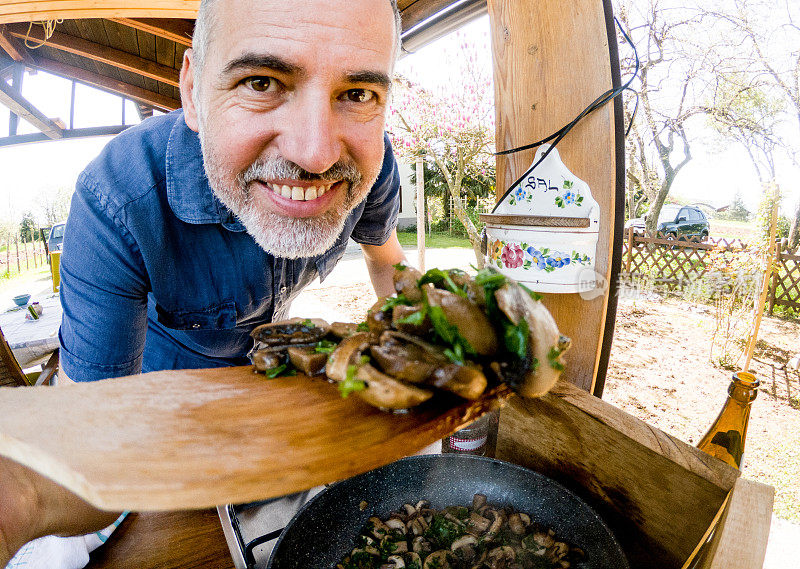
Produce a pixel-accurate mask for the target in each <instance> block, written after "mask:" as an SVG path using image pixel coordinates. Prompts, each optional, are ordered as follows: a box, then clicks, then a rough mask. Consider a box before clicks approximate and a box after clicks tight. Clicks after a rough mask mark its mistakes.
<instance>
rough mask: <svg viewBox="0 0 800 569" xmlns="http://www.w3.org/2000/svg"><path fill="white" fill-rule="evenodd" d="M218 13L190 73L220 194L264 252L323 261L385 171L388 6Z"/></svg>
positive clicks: (221, 6) (193, 110)
mask: <svg viewBox="0 0 800 569" xmlns="http://www.w3.org/2000/svg"><path fill="white" fill-rule="evenodd" d="M214 11H215V17H214V19H213V27H212V29H210V30H209V31H210V37H211V38H212V39H211V41H210V42H209V44H208V46H207V50H206V54H205V58H204V61H203V65H202V69H200V70H198V69H197V67H196V62H195V61H194V59H193V56H192V54H191V52H187V56H186V58H185V60H184V68H183V70H182V71H181V95H182V99H183V106H184V110H185V116H186V123H187V124H188V125H189V127H190V128H192V129H193V130H196V131H198V132H199V134H200V140H201V143H202V147H203V158H204V162H205V168H206V173H207V174H208V178H209V182H210V184H211V187H212V189H213V190H214V192H215V194H216V195H217V196H218V197H219V198H220V200H221V201H222V202H223V203H224V204H225V205H226V206H227V207H228V208H229V209H231V211H233V212H234V213H235V214H236V215H237V216H238V217H239V219H240V220H241V221H242V223H244V225H245V227H246V228H247V230H248V232H249V233H250V234H251V235H252V236H253V237H254V238H255V239H256V241H257V242H258V243H259V245H261V246H262V247H263V248H264V249H265V250H266V251H268V252H270V253H272V254H273V255H276V256H281V257H288V258H296V257H307V256H313V255H317V254H320V253H322V252H324V251H326V250H327V249H328V248H330V246H331V245H332V244H333V242H334V241H335V239H336V238H337V237H338V235H339V233H340V232H341V230H342V226H343V224H344V221H345V218H346V216H347V214H348V213H349V212H350V211H351V210H352V209H353V208H355V207H356V206H357V205H358V204H359V203H360V202H361V201H362V200H363V199H364V198H365V197H366V195H367V193H369V190H370V188H371V187H372V185H373V183H374V181H375V179H376V178H377V176H378V173H379V172H380V169H381V165H382V162H383V152H384V148H383V129H384V120H385V113H386V106H387V104H388V96H389V87H390V84H391V83H390V80H391V76H392V71H393V66H394V60H395V55H396V54H395V45H396V41H397V40H396V36H395V26H394V15H393V13H392V9H391V6H390V5H389V2H387V1H386V0H338V1H335V2H332V1H330V0H295V1H293V2H285V1H284V0H222V1H217V2H216V5H215V7H214ZM198 71H200V72H199V73H198Z"/></svg>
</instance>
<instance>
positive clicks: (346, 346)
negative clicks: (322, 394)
mask: <svg viewBox="0 0 800 569" xmlns="http://www.w3.org/2000/svg"><path fill="white" fill-rule="evenodd" d="M368 346H369V334H368V333H367V332H359V333H357V334H353V335H352V336H350V337H349V338H345V339H344V340H342V341H341V342H339V345H338V346H337V347H336V349H335V350H333V352H331V355H330V356H328V363H327V365H326V367H325V375H327V376H328V377H329V378H330V379H332V380H334V381H344V380H345V378H346V377H347V367H348V366H349V365H352V364H355V363H356V361H358V358H359V357H361V352H363V351H364V350H366V349H367V347H368Z"/></svg>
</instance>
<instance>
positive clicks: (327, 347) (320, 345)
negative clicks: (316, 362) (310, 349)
mask: <svg viewBox="0 0 800 569" xmlns="http://www.w3.org/2000/svg"><path fill="white" fill-rule="evenodd" d="M337 345H338V344H337V343H336V342H331V341H330V340H320V341H319V342H317V345H316V346H314V351H315V352H317V353H318V354H330V353H331V352H333V350H335V349H336V346H337Z"/></svg>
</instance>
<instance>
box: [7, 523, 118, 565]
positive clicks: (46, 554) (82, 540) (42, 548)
mask: <svg viewBox="0 0 800 569" xmlns="http://www.w3.org/2000/svg"><path fill="white" fill-rule="evenodd" d="M127 515H128V512H125V513H123V514H122V515H121V516H120V517H118V518H117V520H116V521H115V522H114V523H113V524H111V525H110V526H108V527H107V528H105V529H102V530H100V531H97V532H95V533H90V534H87V535H79V536H76V537H58V536H55V535H48V536H45V537H40V538H39V539H34V540H33V541H31V542H30V543H28V544H26V545H25V546H24V547H23V548H22V549H20V550H19V551H18V552H17V554H16V555H15V556H14V557H13V558H12V559H11V561H9V562H8V565H6V569H83V567H86V564H87V563H89V554H90V553H91V552H92V551H94V550H95V549H97V548H98V547H100V546H101V545H103V544H104V543H105V542H106V540H107V539H108V537H109V536H110V535H111V534H112V533H113V531H114V530H115V529H117V527H118V526H119V524H120V523H122V520H124V519H125V516H127Z"/></svg>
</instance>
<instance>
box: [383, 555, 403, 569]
mask: <svg viewBox="0 0 800 569" xmlns="http://www.w3.org/2000/svg"><path fill="white" fill-rule="evenodd" d="M386 561H387V563H384V564H383V565H381V567H380V569H403V568H404V567H405V566H406V562H405V561H403V558H402V557H400V556H399V555H390V556H389V558H388V559H387V560H386Z"/></svg>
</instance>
